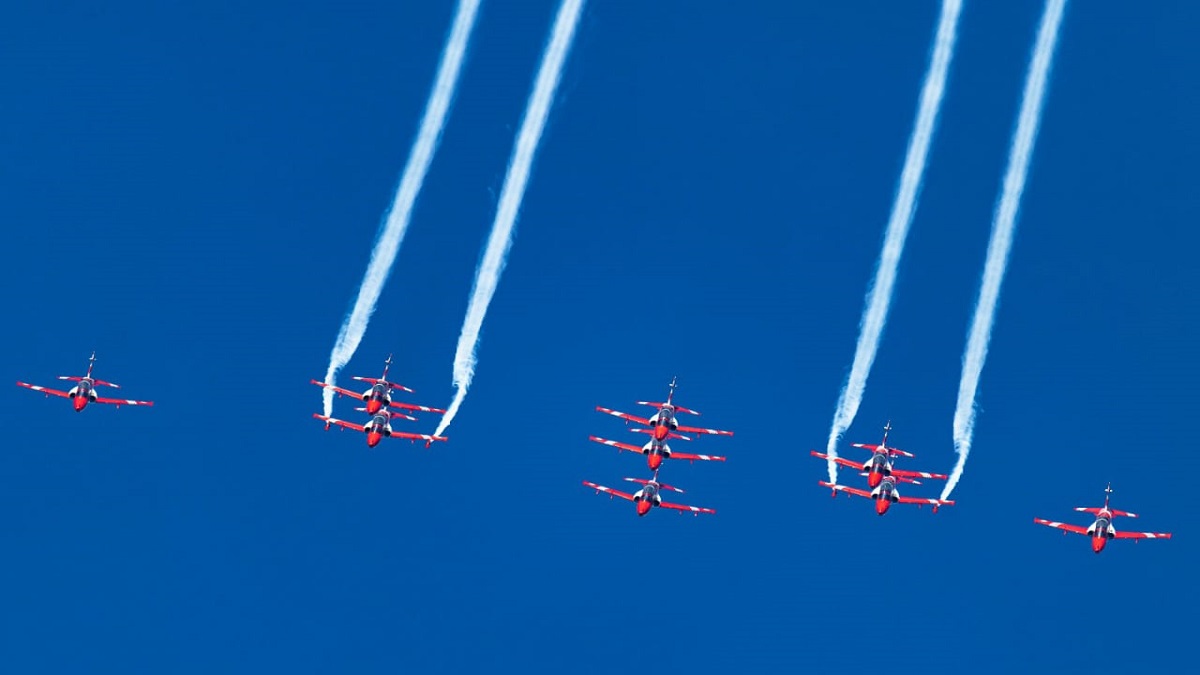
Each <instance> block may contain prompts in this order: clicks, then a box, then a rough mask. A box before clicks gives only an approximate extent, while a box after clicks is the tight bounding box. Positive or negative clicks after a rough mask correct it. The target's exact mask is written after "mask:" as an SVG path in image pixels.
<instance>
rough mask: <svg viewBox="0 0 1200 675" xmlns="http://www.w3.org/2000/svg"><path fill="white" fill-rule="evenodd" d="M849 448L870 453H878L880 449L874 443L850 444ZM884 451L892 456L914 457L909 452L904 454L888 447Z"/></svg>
mask: <svg viewBox="0 0 1200 675" xmlns="http://www.w3.org/2000/svg"><path fill="white" fill-rule="evenodd" d="M850 446H851V447H855V448H863V449H864V450H870V451H871V452H879V450H880V449H881V448H880V447H879V446H878V445H875V444H874V443H851V444H850ZM886 449H887V451H888V452H890V453H891V454H893V455H901V456H903V457H916V455H914V454H912V453H911V452H905V451H903V450H898V449H896V448H893V447H891V446H888V447H887V448H886Z"/></svg>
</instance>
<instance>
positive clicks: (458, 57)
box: [324, 0, 480, 417]
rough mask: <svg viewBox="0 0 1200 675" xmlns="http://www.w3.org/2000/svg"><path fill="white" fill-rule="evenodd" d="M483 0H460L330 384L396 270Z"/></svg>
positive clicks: (328, 405) (335, 354) (336, 349)
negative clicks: (386, 283) (397, 257)
mask: <svg viewBox="0 0 1200 675" xmlns="http://www.w3.org/2000/svg"><path fill="white" fill-rule="evenodd" d="M479 2H480V0H460V1H459V3H458V10H457V12H456V13H455V15H454V24H453V26H452V28H451V29H450V36H449V38H448V39H447V40H446V46H445V48H444V49H443V51H442V58H441V63H440V64H439V65H438V71H437V77H436V78H435V79H434V85H433V90H432V91H431V92H430V94H429V101H428V102H427V103H426V104H425V114H424V116H423V117H422V118H421V126H420V129H419V131H418V132H417V137H416V140H414V141H413V146H412V150H411V151H410V152H409V155H408V163H407V164H406V165H405V166H404V174H403V176H402V177H401V178H400V186H399V187H398V188H397V190H396V196H395V198H394V199H393V200H392V206H391V208H390V209H389V210H388V213H387V216H386V219H385V221H384V225H383V227H382V228H381V229H380V232H379V238H378V239H377V240H376V242H375V248H374V249H373V250H372V251H371V261H370V263H368V264H367V272H366V274H365V275H363V281H362V286H361V287H359V289H358V299H357V300H355V301H354V309H352V310H351V311H350V314H349V315H347V316H346V319H345V321H344V322H343V323H342V327H341V329H340V330H338V335H337V339H336V340H335V341H334V345H333V351H332V352H331V353H330V354H329V370H328V371H327V372H326V373H325V382H326V383H328V384H335V377H336V375H337V373H338V371H339V370H341V369H342V367H343V366H345V365H346V364H347V363H348V362H349V361H350V357H352V356H354V352H355V350H357V349H358V344H359V343H360V342H362V337H363V334H364V333H366V332H367V322H369V321H370V320H371V314H372V313H374V311H375V303H377V302H378V301H379V294H380V293H381V292H382V291H383V284H384V282H386V281H387V278H388V274H389V273H391V271H392V263H393V262H394V261H395V260H396V253H397V252H398V251H399V250H400V243H401V242H402V241H403V240H404V233H405V232H406V231H407V230H408V222H409V219H410V218H411V217H412V209H413V204H414V203H415V202H416V201H417V195H418V194H419V193H420V192H421V184H422V183H424V182H425V175H426V174H427V173H428V172H429V164H430V163H431V162H432V161H433V153H434V151H435V150H437V145H438V141H439V140H440V139H441V134H442V127H443V126H445V122H446V115H447V114H448V113H449V111H450V104H451V103H452V102H453V101H454V90H455V87H456V86H457V84H458V76H459V72H460V71H461V70H462V63H463V60H464V58H465V56H466V52H467V44H468V42H469V41H470V39H471V29H472V28H473V27H474V25H475V16H476V14H477V13H478V10H479ZM324 397H325V398H324V404H325V416H326V417H329V416H330V415H332V414H333V390H332V389H330V388H328V387H325V388H324Z"/></svg>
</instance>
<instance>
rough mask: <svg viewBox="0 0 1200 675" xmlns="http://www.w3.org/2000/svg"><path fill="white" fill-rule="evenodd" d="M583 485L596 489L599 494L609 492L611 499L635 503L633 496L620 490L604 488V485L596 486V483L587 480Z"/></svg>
mask: <svg viewBox="0 0 1200 675" xmlns="http://www.w3.org/2000/svg"><path fill="white" fill-rule="evenodd" d="M583 484H584V485H586V486H588V487H590V488H595V490H596V493H597V494H599V493H601V492H607V493H608V494H609V495H610V497H620V498H621V499H628V500H629V501H633V495H631V494H629V493H628V492H621V491H620V490H614V489H612V488H610V487H604V486H603V485H596V484H595V483H592V482H590V481H586V480H585V481H583Z"/></svg>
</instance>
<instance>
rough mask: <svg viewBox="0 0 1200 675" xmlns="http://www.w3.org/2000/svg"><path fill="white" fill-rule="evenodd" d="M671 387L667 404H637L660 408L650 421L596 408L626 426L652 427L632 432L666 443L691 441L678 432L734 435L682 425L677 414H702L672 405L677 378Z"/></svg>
mask: <svg viewBox="0 0 1200 675" xmlns="http://www.w3.org/2000/svg"><path fill="white" fill-rule="evenodd" d="M669 386H670V387H671V391H670V393H669V394H667V401H666V403H658V402H655V401H638V402H637V404H638V405H648V406H654V407H655V408H658V412H656V413H654V414H653V415H652V416H651V417H650V419H646V418H644V417H638V416H637V415H630V414H628V413H623V412H617V411H616V410H609V409H608V408H604V407H601V406H596V410H599V411H600V412H602V413H607V414H609V415H613V416H615V417H620V418H621V419H623V420H625V423H626V424H628V423H630V422H637V423H638V424H642V425H645V426H647V427H650V428H649V429H633V430H632V431H634V432H635V433H640V434H650V435H651V436H652V437H654V440H656V441H660V442H661V441H665V440H667V439H668V438H678V439H680V440H684V441H690V440H691V439H690V438H688V437H687V436H682V435H680V434H679V433H678V432H683V433H688V434H711V435H714V436H732V435H733V432H732V431H721V430H720V429H705V428H703V427H688V426H682V425H680V424H679V421H678V420H677V419H676V418H675V414H676V413H687V414H689V415H699V414H700V413H698V412H696V411H695V410H689V409H687V408H684V407H683V406H681V405H678V404H675V403H672V402H671V399H672V398H673V397H674V396H675V387H676V384H675V378H671V384H670V385H669Z"/></svg>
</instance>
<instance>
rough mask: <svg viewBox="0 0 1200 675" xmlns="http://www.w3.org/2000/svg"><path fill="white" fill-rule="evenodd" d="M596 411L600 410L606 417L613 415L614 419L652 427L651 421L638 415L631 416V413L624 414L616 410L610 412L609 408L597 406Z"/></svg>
mask: <svg viewBox="0 0 1200 675" xmlns="http://www.w3.org/2000/svg"><path fill="white" fill-rule="evenodd" d="M596 410H598V411H600V412H602V413H604V414H606V415H612V416H613V417H620V418H621V419H623V420H625V421H626V422H637V423H638V424H645V425H646V426H650V420H648V419H646V418H644V417H638V416H637V415H630V414H629V413H623V412H619V411H616V410H609V409H608V408H604V407H602V406H596Z"/></svg>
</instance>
